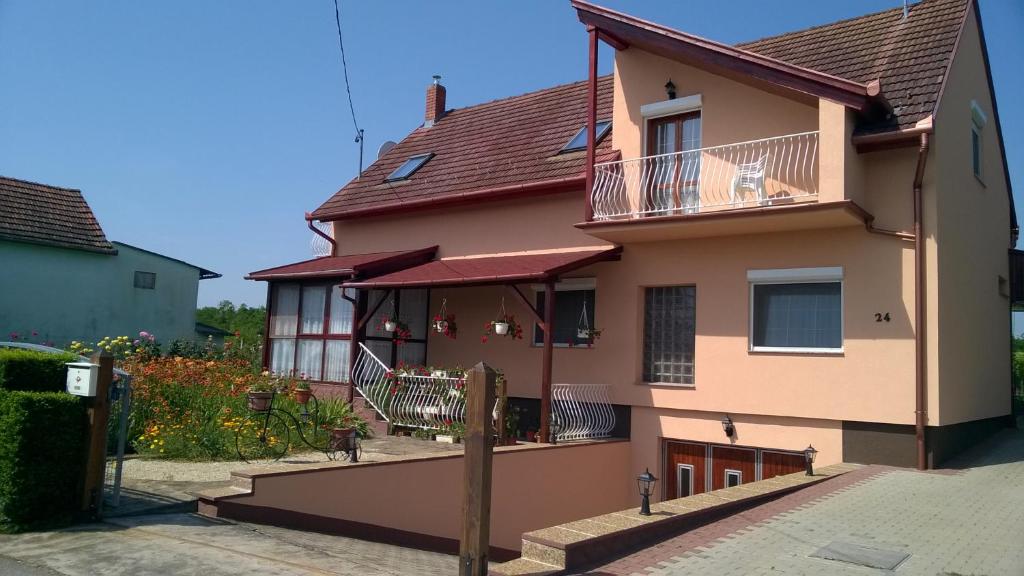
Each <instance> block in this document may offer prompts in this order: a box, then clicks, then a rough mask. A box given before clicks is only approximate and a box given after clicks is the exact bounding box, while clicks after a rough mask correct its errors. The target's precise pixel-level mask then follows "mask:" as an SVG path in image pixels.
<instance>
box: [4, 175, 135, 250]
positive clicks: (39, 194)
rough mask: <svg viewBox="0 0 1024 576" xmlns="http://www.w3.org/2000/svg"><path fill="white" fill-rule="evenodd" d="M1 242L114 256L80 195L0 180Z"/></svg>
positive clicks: (47, 187)
mask: <svg viewBox="0 0 1024 576" xmlns="http://www.w3.org/2000/svg"><path fill="white" fill-rule="evenodd" d="M0 240H13V241H16V242H30V243H33V244H45V245H48V246H60V247H62V248H74V249H78V250H90V251H93V252H105V253H110V254H115V253H117V250H116V249H115V248H114V247H113V246H112V245H111V244H110V242H108V241H107V237H106V236H105V235H104V234H103V229H102V228H100V224H99V222H97V221H96V216H95V215H93V213H92V209H90V208H89V205H88V204H86V202H85V198H84V197H82V192H81V191H79V190H74V189H71V188H58V187H56V186H47V185H45V184H37V183H35V182H27V181H25V180H16V179H14V178H4V177H2V176H0Z"/></svg>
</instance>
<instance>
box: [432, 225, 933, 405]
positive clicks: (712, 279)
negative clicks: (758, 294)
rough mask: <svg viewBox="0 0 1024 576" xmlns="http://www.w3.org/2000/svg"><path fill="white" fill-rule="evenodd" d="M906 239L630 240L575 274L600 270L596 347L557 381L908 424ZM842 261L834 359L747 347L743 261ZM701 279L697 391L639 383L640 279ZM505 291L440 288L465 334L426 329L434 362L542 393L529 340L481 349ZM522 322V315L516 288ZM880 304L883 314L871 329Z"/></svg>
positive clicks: (811, 234) (563, 355)
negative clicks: (499, 375) (490, 370)
mask: <svg viewBox="0 0 1024 576" xmlns="http://www.w3.org/2000/svg"><path fill="white" fill-rule="evenodd" d="M912 246H913V245H912V244H910V243H903V242H898V241H895V240H893V239H891V238H888V237H882V236H876V235H870V234H868V233H867V232H865V231H864V229H863V228H843V229H834V230H816V231H805V232H793V233H776V234H762V235H756V236H736V237H723V238H710V239H705V240H682V241H671V242H650V243H639V244H631V245H628V246H626V247H625V249H624V251H623V255H622V260H621V261H619V262H609V263H602V264H598V265H595V266H593V267H591V269H589V270H583V271H579V272H577V273H575V274H574V275H575V276H580V277H586V276H591V277H596V279H597V297H596V299H597V305H596V327H597V328H599V329H601V330H603V334H602V336H601V338H600V339H599V340H598V341H597V342H596V344H595V345H594V347H593V348H592V349H586V348H572V349H556V350H555V357H554V381H555V382H556V383H562V382H564V383H594V384H611V385H613V401H614V402H615V403H618V404H626V405H634V406H658V407H661V408H676V409H687V410H704V411H711V412H715V413H724V412H729V413H750V414H765V415H783V416H793V417H802V418H821V419H833V420H843V419H846V420H861V421H874V422H891V423H901V424H909V423H912V422H913V421H914V385H913V383H914V371H913V370H914V362H913V358H914V356H913V354H914V341H913V328H912V315H913V281H912V280H913V250H912ZM813 266H843V268H844V270H845V286H844V322H845V352H844V353H843V354H841V355H807V354H766V353H751V352H748V333H749V328H748V322H749V311H748V302H749V286H748V284H747V278H746V273H747V270H748V269H760V268H798V267H813ZM684 284H693V285H696V286H697V327H696V358H695V364H696V367H695V370H696V383H695V386H694V387H692V388H686V387H676V386H651V385H647V384H643V383H641V382H639V380H640V375H641V347H642V345H643V341H642V340H643V339H642V314H643V287H644V286H659V285H684ZM505 294H506V292H505V290H504V289H502V288H461V289H449V290H435V291H433V296H432V307H433V309H437V308H438V307H439V306H440V298H442V297H445V298H447V299H448V309H449V310H450V311H454V312H456V314H457V317H458V320H459V330H460V336H459V338H458V340H456V341H451V340H448V339H446V338H444V337H443V336H438V335H432V336H431V338H430V342H429V345H428V361H429V362H431V363H436V364H448V363H461V364H464V365H469V364H473V363H475V362H476V361H479V360H481V359H482V360H485V361H487V362H489V363H491V364H492V365H494V366H495V367H496V368H499V369H503V370H505V371H506V373H507V374H508V376H509V379H510V391H511V393H512V394H513V395H517V396H532V397H537V396H538V395H539V388H540V385H539V382H540V371H541V350H540V349H539V348H535V347H530V346H529V345H528V343H527V342H523V341H510V340H507V339H504V338H502V339H494V338H492V339H491V341H490V342H488V343H487V344H486V345H484V344H481V343H480V333H481V330H482V325H483V324H484V323H485V322H486V321H488V320H491V319H493V317H494V314H495V311H496V309H497V307H498V304H499V300H500V298H501V296H502V295H505ZM505 300H506V306H507V307H508V308H509V310H510V311H511V312H513V313H515V314H516V315H517V317H518V318H520V319H523V318H528V316H526V312H525V311H524V310H523V309H521V308H520V307H519V306H518V303H516V302H515V301H514V300H513V299H512V298H511V297H510V296H507V295H506V296H505ZM876 312H881V313H886V312H888V313H889V314H890V316H891V318H892V321H891V322H888V323H885V322H882V323H877V322H875V319H874V314H875V313H876Z"/></svg>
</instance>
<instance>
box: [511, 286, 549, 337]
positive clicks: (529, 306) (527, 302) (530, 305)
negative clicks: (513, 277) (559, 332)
mask: <svg viewBox="0 0 1024 576" xmlns="http://www.w3.org/2000/svg"><path fill="white" fill-rule="evenodd" d="M506 286H507V287H508V289H509V290H511V291H512V292H513V293H514V294H515V295H516V297H517V298H519V301H520V302H522V303H523V306H526V309H527V310H529V311H530V314H531V315H533V320H534V321H535V322H536V323H537V324H538V325H540V329H541V330H544V331H545V332H547V329H548V328H547V324H546V323H545V322H544V318H542V317H541V315H540V312H537V308H536V307H534V305H533V303H531V302H530V300H529V299H528V298H527V297H526V295H525V294H523V292H522V290H520V289H519V286H516V285H515V284H506Z"/></svg>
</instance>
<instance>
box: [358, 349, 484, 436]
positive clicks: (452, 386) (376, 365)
mask: <svg viewBox="0 0 1024 576" xmlns="http://www.w3.org/2000/svg"><path fill="white" fill-rule="evenodd" d="M359 348H360V351H359V356H357V357H356V361H355V364H354V365H353V366H352V383H353V384H354V385H355V387H356V390H359V393H360V394H362V395H363V398H365V399H366V401H367V402H369V403H370V405H371V406H372V407H373V408H374V410H376V411H377V412H378V413H380V415H381V416H383V417H384V419H385V420H387V421H388V422H389V423H391V424H393V425H396V426H405V427H409V428H425V429H437V430H446V429H448V428H450V427H451V425H452V424H463V425H464V424H465V423H466V394H465V392H466V391H465V385H466V380H465V378H447V377H439V376H419V375H406V374H398V373H396V372H395V371H393V370H392V369H390V368H389V367H388V366H387V364H385V363H384V362H382V361H381V360H380V359H379V358H377V356H375V355H374V354H373V352H371V351H370V350H369V348H367V347H366V346H364V345H363V344H362V343H360V344H359ZM500 406H501V399H500V398H498V399H497V400H496V402H495V407H494V414H493V417H494V419H495V420H497V419H498V410H499V409H500Z"/></svg>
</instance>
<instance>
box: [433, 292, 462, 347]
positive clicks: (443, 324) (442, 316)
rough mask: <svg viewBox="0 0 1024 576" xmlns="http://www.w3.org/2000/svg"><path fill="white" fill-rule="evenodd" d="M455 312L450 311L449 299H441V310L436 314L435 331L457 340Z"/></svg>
mask: <svg viewBox="0 0 1024 576" xmlns="http://www.w3.org/2000/svg"><path fill="white" fill-rule="evenodd" d="M456 330H457V327H456V325H455V314H452V313H451V312H449V311H448V299H447V298H445V299H444V300H441V310H440V311H438V313H437V314H435V315H434V331H435V332H437V333H438V334H443V335H445V336H447V337H449V338H451V339H452V340H455V334H456Z"/></svg>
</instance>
